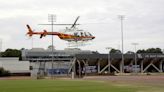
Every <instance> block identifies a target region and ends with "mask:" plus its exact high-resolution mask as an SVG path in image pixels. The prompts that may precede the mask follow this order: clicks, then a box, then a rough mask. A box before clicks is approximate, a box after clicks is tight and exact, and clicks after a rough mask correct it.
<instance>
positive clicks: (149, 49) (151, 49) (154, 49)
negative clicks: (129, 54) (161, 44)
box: [137, 48, 162, 53]
mask: <svg viewBox="0 0 164 92" xmlns="http://www.w3.org/2000/svg"><path fill="white" fill-rule="evenodd" d="M137 53H162V50H161V49H160V48H148V49H146V50H144V49H142V50H138V51H137Z"/></svg>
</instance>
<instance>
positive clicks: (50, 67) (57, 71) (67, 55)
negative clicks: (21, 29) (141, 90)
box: [22, 48, 164, 77]
mask: <svg viewBox="0 0 164 92" xmlns="http://www.w3.org/2000/svg"><path fill="white" fill-rule="evenodd" d="M109 57H110V58H109ZM22 58H23V60H28V61H30V69H31V76H32V77H37V76H70V74H71V72H73V73H74V74H75V76H78V77H82V76H84V75H101V74H113V73H133V72H135V73H147V72H155V73H157V72H159V73H161V72H163V71H164V63H163V62H164V54H155V53H144V54H137V61H136V62H137V64H136V65H135V63H134V62H135V54H124V58H125V59H124V64H122V63H121V54H119V53H118V54H110V55H109V54H100V53H97V52H93V51H89V50H80V49H76V48H75V49H65V50H54V52H53V53H52V50H51V49H47V50H44V49H41V48H35V49H31V50H23V51H22ZM52 59H53V60H52ZM121 68H122V69H123V71H121Z"/></svg>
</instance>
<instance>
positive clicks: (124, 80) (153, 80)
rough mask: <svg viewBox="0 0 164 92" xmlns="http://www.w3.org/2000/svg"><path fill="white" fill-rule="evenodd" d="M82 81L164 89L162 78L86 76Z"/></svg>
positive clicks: (159, 76)
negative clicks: (141, 85) (139, 85)
mask: <svg viewBox="0 0 164 92" xmlns="http://www.w3.org/2000/svg"><path fill="white" fill-rule="evenodd" d="M84 80H101V81H106V82H107V81H109V82H113V83H135V84H141V83H142V84H145V85H150V86H151V85H152V86H153V85H159V86H163V87H164V76H163V75H158V76H88V77H84Z"/></svg>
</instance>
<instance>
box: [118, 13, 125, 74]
mask: <svg viewBox="0 0 164 92" xmlns="http://www.w3.org/2000/svg"><path fill="white" fill-rule="evenodd" d="M118 18H119V19H120V20H121V42H122V46H121V48H122V49H121V50H122V55H121V58H122V60H121V65H122V67H121V68H120V71H121V73H123V72H124V33H123V20H124V18H125V16H124V15H118Z"/></svg>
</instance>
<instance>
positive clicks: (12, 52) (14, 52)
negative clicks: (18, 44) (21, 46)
mask: <svg viewBox="0 0 164 92" xmlns="http://www.w3.org/2000/svg"><path fill="white" fill-rule="evenodd" d="M1 56H2V57H19V59H20V60H21V50H17V49H6V50H5V52H2V53H1Z"/></svg>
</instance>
